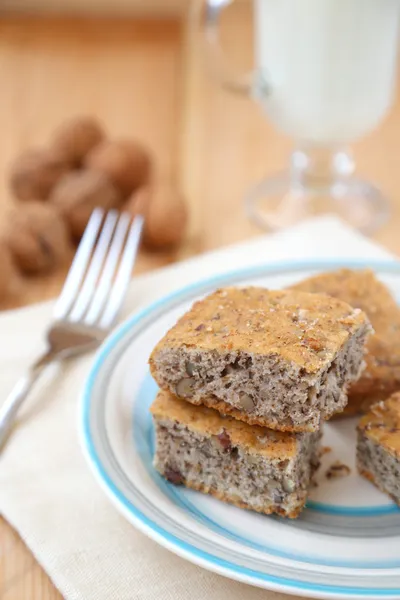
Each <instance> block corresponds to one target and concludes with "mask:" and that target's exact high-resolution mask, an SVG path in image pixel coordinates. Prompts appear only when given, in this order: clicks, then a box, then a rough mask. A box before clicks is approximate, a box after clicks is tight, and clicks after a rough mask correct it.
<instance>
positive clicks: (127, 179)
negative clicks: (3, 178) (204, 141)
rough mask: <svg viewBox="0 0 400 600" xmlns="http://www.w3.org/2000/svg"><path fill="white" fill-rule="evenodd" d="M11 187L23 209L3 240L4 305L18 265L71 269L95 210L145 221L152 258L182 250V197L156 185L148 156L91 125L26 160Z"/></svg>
mask: <svg viewBox="0 0 400 600" xmlns="http://www.w3.org/2000/svg"><path fill="white" fill-rule="evenodd" d="M9 185H10V188H11V191H12V194H13V196H14V198H15V200H16V201H17V202H16V203H15V205H14V207H13V209H12V210H11V212H10V214H9V217H8V219H7V220H6V222H5V224H4V227H3V231H2V232H1V233H0V252H1V254H2V256H3V263H2V269H1V270H0V297H2V296H4V293H5V291H6V289H7V285H8V281H9V279H10V273H11V270H12V265H13V263H14V265H16V267H17V268H18V270H19V271H21V272H22V273H29V274H34V273H44V272H50V271H52V270H55V269H56V268H57V267H58V266H59V265H61V264H62V263H65V262H66V261H67V260H68V258H69V257H70V256H71V248H72V247H73V244H74V243H76V242H79V240H80V238H81V236H82V234H83V232H84V230H85V227H86V224H87V222H88V220H89V217H90V215H91V213H92V211H93V209H94V208H95V207H97V206H99V207H102V208H104V209H106V210H107V209H111V208H116V209H119V210H125V211H129V212H130V213H131V214H132V215H136V214H138V213H140V214H143V216H144V218H145V225H144V232H143V246H144V248H147V249H149V250H163V249H169V248H173V247H176V246H177V245H178V244H179V243H180V242H181V240H182V237H183V235H184V232H185V226H186V222H187V211H186V206H185V203H184V201H183V199H182V196H181V194H180V193H179V192H178V190H176V189H175V188H174V187H173V186H171V184H169V183H167V182H163V181H159V180H157V179H156V178H155V176H154V168H153V163H152V159H151V156H150V154H149V153H148V152H147V151H146V149H145V148H143V146H142V145H141V144H139V143H137V142H135V141H132V140H109V139H107V137H106V135H105V133H104V131H103V129H102V127H101V126H100V124H99V123H98V122H97V121H96V120H95V119H93V118H89V117H80V118H76V119H74V120H71V121H68V122H66V123H64V124H63V125H62V126H61V127H60V128H59V129H58V130H57V131H56V132H55V134H54V136H53V138H52V140H51V141H50V144H49V147H48V148H47V149H37V150H29V151H27V152H25V153H24V154H22V155H20V156H19V157H18V158H17V159H16V160H15V162H14V164H13V165H12V167H11V171H10V178H9Z"/></svg>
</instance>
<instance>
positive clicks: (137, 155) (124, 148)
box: [85, 140, 151, 198]
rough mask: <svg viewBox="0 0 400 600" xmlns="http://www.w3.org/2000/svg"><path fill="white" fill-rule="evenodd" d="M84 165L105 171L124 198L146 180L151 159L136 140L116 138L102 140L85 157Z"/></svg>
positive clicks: (148, 175)
mask: <svg viewBox="0 0 400 600" xmlns="http://www.w3.org/2000/svg"><path fill="white" fill-rule="evenodd" d="M85 165H86V166H87V167H89V168H90V169H96V170H98V171H102V172H103V173H105V174H106V175H107V176H108V177H109V178H110V179H111V181H112V182H113V183H114V184H115V185H116V186H117V187H118V188H119V190H120V191H121V193H122V194H123V196H124V198H127V197H128V196H129V195H130V194H131V193H132V192H133V191H134V190H136V189H137V188H139V187H140V186H142V185H144V184H145V183H147V182H148V180H149V177H150V171H151V159H150V156H149V154H148V153H147V151H146V150H145V149H144V148H143V147H142V146H141V145H140V144H138V143H137V142H134V141H129V140H117V141H110V142H107V141H106V142H103V143H102V144H99V145H98V146H96V147H95V148H94V149H93V150H92V151H91V152H90V153H89V154H88V155H87V157H86V159H85Z"/></svg>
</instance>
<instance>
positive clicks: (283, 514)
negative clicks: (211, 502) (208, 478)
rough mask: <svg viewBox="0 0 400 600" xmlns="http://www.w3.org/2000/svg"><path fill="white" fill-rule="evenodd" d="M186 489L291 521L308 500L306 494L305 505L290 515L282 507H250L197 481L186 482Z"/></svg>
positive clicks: (235, 497)
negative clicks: (287, 518)
mask: <svg viewBox="0 0 400 600" xmlns="http://www.w3.org/2000/svg"><path fill="white" fill-rule="evenodd" d="M185 487H188V488H191V489H192V490H196V492H202V493H203V494H209V495H210V496H213V497H214V498H217V500H222V501H223V502H226V503H228V504H233V505H234V506H237V507H238V508H246V509H247V510H252V511H255V512H258V513H262V514H264V515H271V514H277V515H280V516H281V517H289V519H296V518H297V517H298V516H299V514H300V513H301V511H302V510H303V508H304V505H305V503H306V500H307V495H306V494H304V501H303V504H302V505H301V506H298V507H297V508H296V509H295V510H292V511H291V512H290V513H287V512H285V511H284V510H282V507H280V506H271V505H268V506H260V507H257V508H255V507H254V506H250V505H249V504H247V503H246V502H243V501H242V500H240V499H239V498H238V497H237V496H229V495H228V494H224V493H223V492H221V491H219V490H216V489H215V488H206V487H205V486H204V485H201V484H199V483H197V482H195V481H185Z"/></svg>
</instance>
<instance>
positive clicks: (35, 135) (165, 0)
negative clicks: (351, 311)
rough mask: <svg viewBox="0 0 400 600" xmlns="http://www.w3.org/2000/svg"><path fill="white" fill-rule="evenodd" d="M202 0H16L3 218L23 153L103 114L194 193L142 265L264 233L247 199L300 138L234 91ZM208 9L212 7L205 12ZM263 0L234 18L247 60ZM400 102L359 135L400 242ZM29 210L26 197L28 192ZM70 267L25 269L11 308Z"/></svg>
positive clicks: (6, 50) (3, 82)
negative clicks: (211, 60)
mask: <svg viewBox="0 0 400 600" xmlns="http://www.w3.org/2000/svg"><path fill="white" fill-rule="evenodd" d="M200 4H201V3H200ZM198 5H199V3H198V2H190V1H189V0H186V1H185V0H146V1H145V0H129V2H128V1H127V0H113V2H112V3H111V2H110V1H109V0H101V1H94V0H85V1H80V2H72V1H67V0H57V2H54V1H50V0H13V1H12V2H11V1H9V2H8V1H7V0H6V1H4V0H3V2H2V3H1V7H0V8H1V15H0V65H1V66H0V86H1V87H0V89H1V111H0V131H1V144H0V179H1V190H2V194H1V200H0V225H4V224H6V221H7V219H8V217H7V214H8V210H9V208H10V206H14V205H15V204H16V203H18V202H17V200H16V199H15V194H13V192H12V190H10V176H11V175H10V174H11V173H12V170H13V168H14V167H15V164H16V161H18V157H19V156H20V155H21V153H22V155H23V154H24V153H25V152H26V151H27V150H29V149H31V148H43V147H47V146H48V144H49V140H51V139H52V137H53V136H54V132H55V131H57V128H59V127H60V126H62V124H63V123H65V122H66V121H68V120H69V119H71V118H74V117H76V116H79V115H87V116H89V117H93V118H95V119H96V121H97V122H98V123H99V124H100V125H101V127H102V129H103V130H104V131H105V132H106V134H107V136H108V137H110V138H112V139H119V138H124V139H132V140H136V141H138V142H139V143H140V144H141V145H143V147H144V148H146V150H147V151H148V153H149V155H150V157H151V161H152V165H153V167H154V171H153V172H154V173H155V174H156V178H157V180H158V179H161V180H163V181H166V182H167V184H168V186H171V185H172V186H173V187H174V189H175V190H177V192H178V193H179V195H180V197H182V198H183V199H184V202H185V206H186V207H187V213H188V220H187V225H186V228H185V232H184V236H183V239H182V240H180V239H179V241H178V242H177V243H176V244H172V245H170V247H169V248H164V247H161V248H159V249H158V250H157V252H154V250H152V251H143V252H142V253H141V256H140V259H139V262H138V267H137V272H143V271H146V270H148V269H149V268H154V267H157V266H162V265H165V264H168V263H169V262H171V261H175V260H178V259H183V258H185V257H188V256H191V255H193V254H195V253H199V252H203V251H206V250H211V249H213V248H217V247H219V246H222V245H225V244H229V243H234V242H236V241H238V240H242V239H245V238H248V237H250V236H252V235H257V234H259V233H260V232H261V230H260V229H259V228H257V227H256V226H255V225H253V224H251V223H250V221H249V220H248V219H247V218H246V216H245V213H244V208H243V197H244V194H245V192H246V191H247V190H248V189H249V187H250V186H251V185H252V184H254V183H255V182H256V181H257V180H259V179H260V178H262V177H264V176H266V175H269V174H272V173H274V172H276V171H277V170H280V169H282V167H283V166H285V165H286V164H287V161H288V157H289V154H290V151H291V149H292V140H291V139H290V138H287V137H285V136H284V135H282V134H281V133H280V132H279V131H278V130H277V129H276V128H275V126H274V125H272V124H271V123H270V122H269V121H268V119H267V118H265V114H264V112H263V110H262V108H261V107H260V106H259V105H257V104H256V103H255V102H253V101H251V100H250V99H248V98H244V97H240V96H239V95H236V96H235V95H233V94H230V93H228V92H227V91H225V90H223V89H222V87H221V86H219V85H218V84H217V82H216V81H215V78H213V76H212V74H210V69H209V67H207V64H206V63H207V60H206V58H205V53H204V44H203V43H202V39H201V35H200V33H199V20H198V18H197V17H198V14H199V11H198V10H197V9H198ZM200 13H201V11H200ZM252 36H253V19H252V5H251V2H248V1H245V0H239V1H238V2H236V3H234V4H233V5H232V6H229V7H228V8H227V9H226V10H225V11H224V15H223V18H222V19H221V45H222V47H223V50H224V52H225V53H226V55H227V56H229V62H230V64H231V65H232V66H233V68H234V70H235V72H236V71H237V72H240V71H243V70H246V69H248V68H251V66H252V61H253V41H252ZM399 134H400V107H399V104H398V101H397V100H396V102H395V105H394V108H393V109H392V110H391V112H390V114H389V116H388V117H387V118H386V119H385V121H384V122H383V124H382V125H380V126H379V127H378V128H377V129H375V130H374V131H373V133H371V134H370V135H368V136H367V137H364V138H363V139H362V140H361V141H360V142H357V143H356V144H354V154H355V158H356V161H357V169H358V170H359V171H360V172H362V173H363V175H366V176H367V177H368V179H369V180H372V181H374V182H376V183H377V184H378V185H379V186H380V188H381V189H382V191H383V192H384V193H385V194H386V195H387V196H388V197H389V198H390V202H391V207H390V208H391V218H390V219H389V221H388V222H387V223H386V225H385V226H384V227H382V228H380V229H379V231H378V232H377V233H376V234H375V238H376V239H378V240H379V241H381V242H382V243H383V244H384V245H385V246H386V247H388V248H389V249H391V250H393V251H395V252H397V251H399V250H400V240H399V236H398V233H397V232H398V226H399V219H400V212H399V211H400V198H399V195H400V180H399V178H398V168H399V167H398V165H399V154H400V141H399ZM18 206H19V207H20V210H24V206H26V205H23V204H22V205H21V204H20V203H18ZM64 274H65V268H59V269H57V270H53V272H51V273H40V274H38V276H35V277H28V279H26V278H22V284H21V282H19V290H18V291H17V293H16V294H14V295H13V297H12V298H10V297H7V298H4V297H3V299H2V300H1V307H2V308H9V307H11V306H16V305H21V304H27V303H30V302H33V301H37V300H40V299H43V298H44V297H48V296H53V295H54V294H55V293H57V292H58V289H59V286H60V282H61V281H62V279H63V277H64Z"/></svg>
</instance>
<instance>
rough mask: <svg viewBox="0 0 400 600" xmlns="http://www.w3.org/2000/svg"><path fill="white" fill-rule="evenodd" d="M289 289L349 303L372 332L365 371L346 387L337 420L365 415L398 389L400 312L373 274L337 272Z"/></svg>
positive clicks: (387, 291) (315, 277)
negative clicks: (364, 316)
mask: <svg viewBox="0 0 400 600" xmlns="http://www.w3.org/2000/svg"><path fill="white" fill-rule="evenodd" d="M291 289H293V290H298V291H303V292H313V293H318V294H328V295H329V296H333V297H334V298H339V300H343V301H344V302H348V303H349V304H350V305H351V306H353V307H354V308H360V309H361V310H363V311H364V312H365V313H366V314H367V315H368V318H369V319H370V321H371V324H372V327H373V328H374V331H375V332H374V335H371V336H370V337H369V339H368V343H367V350H368V352H367V355H366V359H365V361H366V368H365V370H364V371H363V373H362V375H361V377H360V379H359V380H358V381H357V382H356V383H354V384H352V385H351V386H350V387H349V391H348V396H349V402H348V404H347V406H346V407H345V409H344V411H343V413H342V414H341V415H337V416H353V415H356V414H362V413H365V412H366V411H367V410H368V408H369V407H370V406H371V405H372V404H375V403H376V402H378V401H379V400H384V399H386V398H387V397H388V396H390V394H392V393H393V392H395V391H397V390H399V389H400V308H399V307H398V305H397V303H396V300H395V299H394V298H393V297H392V295H391V293H390V291H389V290H388V288H387V287H386V286H385V285H384V284H383V283H382V282H381V281H379V279H377V278H376V277H375V275H374V273H373V271H371V270H369V269H363V270H360V271H354V270H351V269H339V270H338V271H331V272H328V273H321V274H320V275H315V276H314V277H310V278H309V279H305V280H304V281H301V282H300V283H298V284H297V285H295V286H292V287H291Z"/></svg>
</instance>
